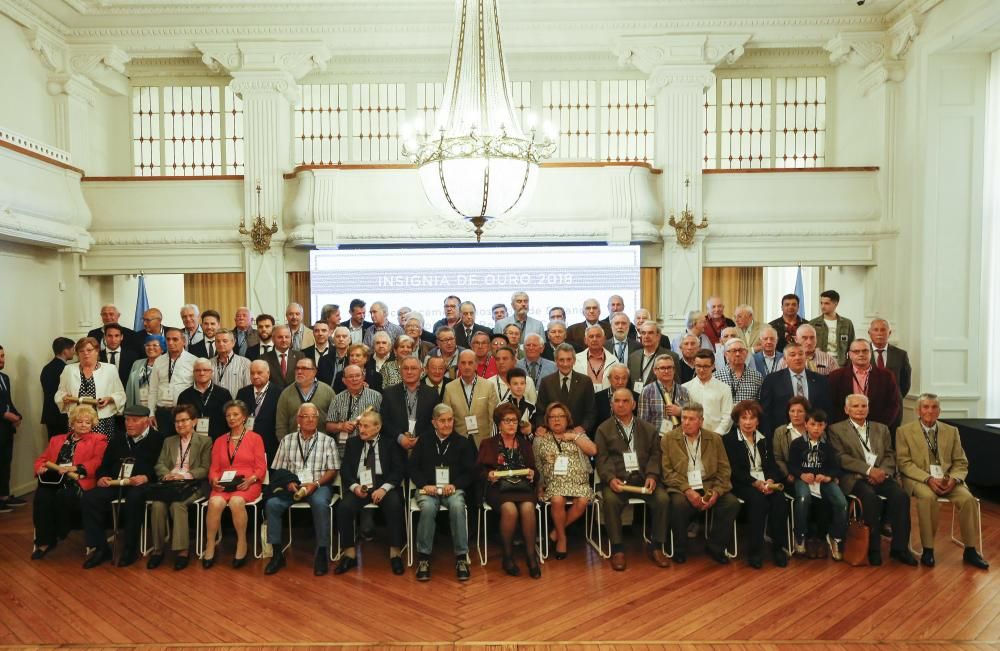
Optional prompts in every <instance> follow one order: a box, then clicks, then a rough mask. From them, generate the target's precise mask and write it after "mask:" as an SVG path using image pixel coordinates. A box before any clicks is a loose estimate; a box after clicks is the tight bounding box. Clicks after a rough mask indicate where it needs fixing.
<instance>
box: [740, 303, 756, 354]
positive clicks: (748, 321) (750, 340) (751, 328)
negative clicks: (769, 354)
mask: <svg viewBox="0 0 1000 651" xmlns="http://www.w3.org/2000/svg"><path fill="white" fill-rule="evenodd" d="M733 321H735V322H736V332H737V336H739V338H740V339H742V340H743V343H745V344H746V345H747V348H749V349H750V350H751V351H753V352H755V353H756V352H757V351H758V350H760V349H761V346H762V345H763V344H761V341H760V323H758V322H757V319H755V318H754V316H753V308H752V307H751V306H749V305H747V304H746V303H744V304H742V305H737V306H736V311H735V312H734V313H733Z"/></svg>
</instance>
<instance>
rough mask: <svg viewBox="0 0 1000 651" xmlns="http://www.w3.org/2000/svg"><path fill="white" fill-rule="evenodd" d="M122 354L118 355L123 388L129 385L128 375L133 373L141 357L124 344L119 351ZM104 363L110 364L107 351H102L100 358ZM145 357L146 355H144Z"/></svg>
mask: <svg viewBox="0 0 1000 651" xmlns="http://www.w3.org/2000/svg"><path fill="white" fill-rule="evenodd" d="M118 352H119V353H120V354H119V355H118V378H119V379H120V380H121V381H122V386H125V385H126V384H128V374H129V373H131V372H132V365H133V364H135V361H136V360H137V359H139V357H140V356H139V355H136V354H135V351H134V350H130V349H129V348H127V347H126V346H125V345H124V344H122V347H121V348H119V349H118ZM98 357H99V358H100V360H101V361H102V362H104V363H105V364H110V363H111V362H110V361H109V359H110V358H109V357H108V353H107V351H104V350H102V351H101V352H100V355H99V356H98ZM142 357H145V355H142Z"/></svg>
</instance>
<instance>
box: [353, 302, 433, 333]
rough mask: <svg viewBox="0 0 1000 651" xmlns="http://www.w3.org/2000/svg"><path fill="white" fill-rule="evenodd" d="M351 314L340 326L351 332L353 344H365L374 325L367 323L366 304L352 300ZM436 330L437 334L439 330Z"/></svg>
mask: <svg viewBox="0 0 1000 651" xmlns="http://www.w3.org/2000/svg"><path fill="white" fill-rule="evenodd" d="M350 314H351V317H350V318H349V319H347V320H346V321H344V322H343V323H341V324H340V325H342V326H344V327H345V328H347V329H348V330H349V331H350V332H351V343H352V344H360V343H363V342H362V340H363V339H364V337H365V330H367V329H368V328H370V327H372V325H373V324H372V322H371V321H365V302H364V301H362V300H361V299H360V298H355V299H353V300H351V305H350ZM434 330H435V332H436V331H437V328H435V329H434Z"/></svg>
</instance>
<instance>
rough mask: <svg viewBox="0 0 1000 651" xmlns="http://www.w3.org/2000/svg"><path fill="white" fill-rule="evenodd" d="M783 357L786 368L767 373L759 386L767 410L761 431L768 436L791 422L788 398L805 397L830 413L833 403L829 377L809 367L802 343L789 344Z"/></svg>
mask: <svg viewBox="0 0 1000 651" xmlns="http://www.w3.org/2000/svg"><path fill="white" fill-rule="evenodd" d="M784 359H785V361H787V363H788V366H787V369H786V370H782V371H778V372H775V373H771V374H770V375H767V376H765V377H764V383H763V384H762V385H761V387H760V405H761V407H762V408H763V409H764V415H763V416H761V420H760V431H761V432H763V433H765V435H767V436H770V435H771V434H773V433H774V430H775V429H777V428H778V427H779V426H780V425H784V424H786V423H787V422H788V401H789V400H791V398H792V396H801V397H803V398H805V399H806V400H808V401H809V404H810V405H812V407H813V409H822V410H823V411H825V412H826V413H827V414H829V413H830V412H831V407H832V404H833V403H831V402H830V382H829V381H828V380H827V378H826V376H824V375H820V374H819V373H813V372H812V371H810V370H809V369H807V368H806V353H805V351H804V350H803V349H802V346H801V345H799V344H798V343H791V344H788V346H787V347H786V348H785V356H784Z"/></svg>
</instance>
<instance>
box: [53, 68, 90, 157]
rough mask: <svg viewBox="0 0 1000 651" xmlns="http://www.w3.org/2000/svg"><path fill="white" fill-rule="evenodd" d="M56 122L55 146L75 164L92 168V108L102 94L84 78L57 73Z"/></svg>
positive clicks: (54, 92)
mask: <svg viewBox="0 0 1000 651" xmlns="http://www.w3.org/2000/svg"><path fill="white" fill-rule="evenodd" d="M48 90H49V94H50V95H52V97H53V102H54V106H55V119H56V142H55V145H56V146H57V147H59V148H60V149H64V150H66V151H68V152H69V153H70V157H71V159H72V161H73V165H75V166H76V167H79V168H81V169H83V170H85V171H87V170H89V169H90V162H91V158H90V151H91V148H90V131H91V124H90V122H91V109H93V107H94V103H95V102H96V101H97V94H98V93H99V92H100V91H98V90H97V88H96V87H95V86H94V85H93V84H92V83H91V82H90V80H89V79H87V78H86V77H83V76H81V75H69V74H63V73H57V74H53V75H50V76H49V83H48Z"/></svg>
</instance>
